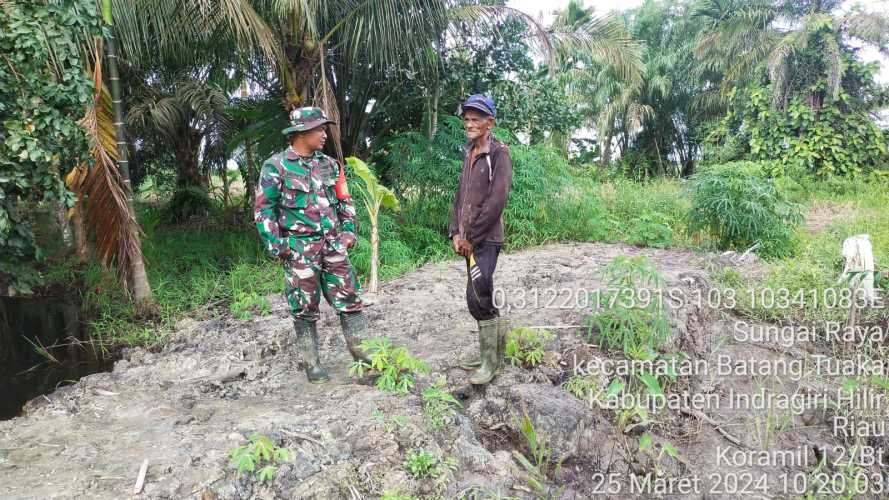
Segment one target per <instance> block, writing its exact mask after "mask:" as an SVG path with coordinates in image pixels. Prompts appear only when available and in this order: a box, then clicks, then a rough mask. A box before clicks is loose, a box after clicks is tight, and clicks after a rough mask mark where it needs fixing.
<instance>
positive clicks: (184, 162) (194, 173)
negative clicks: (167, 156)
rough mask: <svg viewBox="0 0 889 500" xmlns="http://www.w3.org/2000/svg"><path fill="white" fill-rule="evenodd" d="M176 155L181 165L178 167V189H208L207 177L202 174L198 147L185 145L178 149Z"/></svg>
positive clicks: (178, 163)
mask: <svg viewBox="0 0 889 500" xmlns="http://www.w3.org/2000/svg"><path fill="white" fill-rule="evenodd" d="M175 155H176V164H177V165H178V167H179V168H177V169H176V170H177V171H176V189H177V190H182V189H186V188H189V187H201V188H204V189H206V188H207V184H206V182H207V178H206V177H205V176H204V175H202V174H201V170H200V168H199V165H198V151H197V148H195V147H192V144H188V145H184V146H183V147H180V148H177V149H176V152H175Z"/></svg>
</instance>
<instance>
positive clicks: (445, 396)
mask: <svg viewBox="0 0 889 500" xmlns="http://www.w3.org/2000/svg"><path fill="white" fill-rule="evenodd" d="M446 384H447V382H446V381H445V378H444V377H440V378H439V379H438V380H436V381H435V384H434V385H433V386H432V387H429V388H427V389H425V390H424V391H423V415H425V416H426V421H427V422H429V426H430V427H432V428H433V429H441V428H442V427H444V425H445V419H446V418H447V417H450V416H451V415H453V414H454V409H455V408H462V407H463V405H461V404H460V402H459V401H457V399H456V398H454V396H452V395H451V394H450V393H449V392H447V391H445V390H444V387H445V385H446Z"/></svg>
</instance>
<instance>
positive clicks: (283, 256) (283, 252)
mask: <svg viewBox="0 0 889 500" xmlns="http://www.w3.org/2000/svg"><path fill="white" fill-rule="evenodd" d="M292 254H293V250H291V249H290V247H289V246H288V247H285V248H283V249H282V250H281V253H279V254H278V258H279V259H281V260H288V259H290V256H291V255H292Z"/></svg>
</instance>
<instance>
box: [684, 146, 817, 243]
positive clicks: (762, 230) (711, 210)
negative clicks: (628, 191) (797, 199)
mask: <svg viewBox="0 0 889 500" xmlns="http://www.w3.org/2000/svg"><path fill="white" fill-rule="evenodd" d="M688 191H689V194H690V196H691V202H692V207H691V209H690V210H689V212H688V223H689V227H688V230H689V231H690V232H697V231H704V232H707V233H709V234H710V235H711V236H712V237H714V238H715V239H716V241H717V243H718V245H719V247H720V248H722V249H736V250H740V251H744V250H747V249H748V248H750V247H752V246H754V245H757V246H758V248H759V250H758V253H760V254H761V255H763V256H767V257H786V256H789V255H791V254H792V253H793V251H794V247H795V245H796V241H795V235H794V230H795V228H796V227H798V226H799V225H800V224H801V223H802V220H803V217H802V212H801V208H800V206H799V205H798V204H796V203H792V202H790V201H789V200H788V199H787V196H786V195H785V194H784V193H783V192H781V191H779V190H778V189H777V188H776V187H775V183H774V181H773V180H772V179H770V178H768V177H766V175H765V174H764V173H763V169H762V166H761V165H760V164H758V163H754V162H732V163H725V164H720V165H713V166H710V167H709V168H706V169H704V170H703V171H702V172H700V173H698V174H697V175H695V176H693V177H692V180H691V184H690V186H689V188H688Z"/></svg>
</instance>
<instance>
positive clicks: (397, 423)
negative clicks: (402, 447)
mask: <svg viewBox="0 0 889 500" xmlns="http://www.w3.org/2000/svg"><path fill="white" fill-rule="evenodd" d="M372 415H373V417H374V418H375V419H376V420H377V422H379V423H381V424H383V428H384V429H386V433H388V434H391V433H392V431H394V430H395V429H401V428H402V427H404V426H405V425H406V424H407V417H405V416H404V415H394V416H392V417H390V418H389V419H388V420H387V419H386V415H385V414H384V413H383V412H382V411H380V410H374V411H373V413H372Z"/></svg>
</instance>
